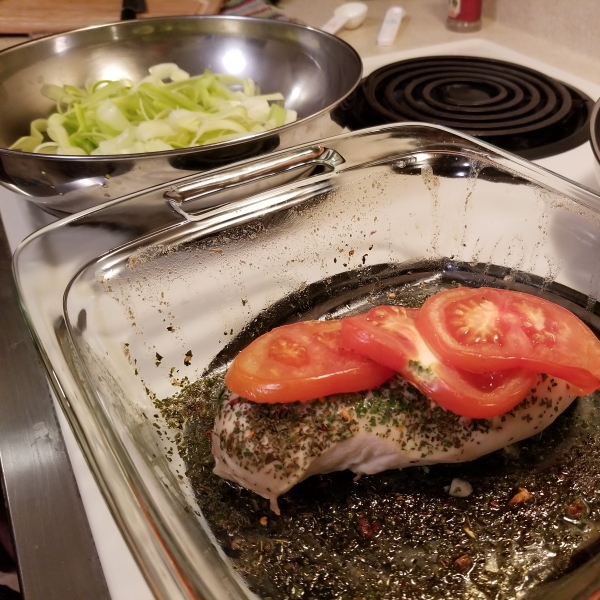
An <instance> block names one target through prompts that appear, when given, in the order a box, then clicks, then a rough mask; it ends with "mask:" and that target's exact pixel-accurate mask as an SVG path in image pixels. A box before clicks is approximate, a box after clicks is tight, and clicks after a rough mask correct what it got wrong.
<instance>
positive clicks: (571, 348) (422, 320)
mask: <svg viewBox="0 0 600 600" xmlns="http://www.w3.org/2000/svg"><path fill="white" fill-rule="evenodd" d="M417 327H418V329H419V331H420V332H421V334H422V336H423V338H424V339H425V341H426V342H427V344H428V345H429V346H430V347H431V349H432V350H433V351H434V352H435V353H436V354H437V355H438V356H439V357H440V358H441V359H442V360H443V361H444V362H446V363H447V364H450V365H453V366H455V367H459V368H461V369H465V370H467V371H472V372H485V371H496V370H505V369H514V368H524V369H529V370H531V371H535V372H537V373H546V374H547V375H552V376H554V377H559V378H561V379H564V380H566V381H569V382H570V383H572V384H573V385H574V386H576V387H577V388H579V391H580V393H582V394H587V393H590V392H592V391H593V390H595V389H597V388H598V387H600V341H599V340H598V338H597V337H596V336H595V335H594V334H593V333H592V331H591V330H590V329H589V328H588V327H587V326H586V325H585V324H584V323H583V322H582V321H580V320H579V319H578V318H577V317H576V316H575V315H574V314H573V313H572V312H570V311H569V310H567V309H566V308H563V307H561V306H558V305H557V304H554V303H553V302H550V301H548V300H544V299H543V298H538V297H537V296H532V295H530V294H525V293H522V292H515V291H511V290H501V289H495V288H487V287H482V288H467V287H461V288H455V289H451V290H446V291H443V292H439V293H438V294H435V295H434V296H431V297H430V298H428V299H427V300H426V301H425V303H424V304H423V307H422V308H421V310H420V312H419V316H418V319H417Z"/></svg>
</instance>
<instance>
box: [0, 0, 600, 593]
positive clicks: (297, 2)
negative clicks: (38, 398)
mask: <svg viewBox="0 0 600 600" xmlns="http://www.w3.org/2000/svg"><path fill="white" fill-rule="evenodd" d="M483 1H484V19H483V27H482V29H481V30H480V31H479V32H475V33H468V34H465V33H456V32H453V31H450V30H448V29H447V28H446V27H445V17H446V2H445V0H398V1H395V0H366V3H367V4H368V7H369V13H368V15H367V19H366V21H365V23H364V24H363V25H362V26H361V27H360V28H358V29H356V30H353V31H342V32H340V33H339V37H340V38H342V39H344V40H345V41H347V42H348V43H349V44H351V45H352V46H353V47H354V48H355V49H356V50H357V51H358V53H359V54H360V55H361V56H362V57H363V58H367V57H376V56H378V55H383V54H389V53H391V52H399V51H406V50H413V49H417V48H419V47H423V46H431V45H433V44H444V43H447V42H455V41H458V40H465V39H485V40H488V41H491V42H495V43H497V44H500V45H502V46H505V47H507V48H510V49H511V50H514V51H517V52H521V53H524V54H527V55H529V56H531V57H534V58H537V59H538V60H540V61H543V62H545V63H548V64H550V65H552V66H554V67H556V68H558V69H562V70H564V71H567V72H569V73H572V74H574V75H577V76H579V77H582V78H585V79H587V80H589V81H592V82H595V83H597V84H600V37H596V36H595V31H593V29H592V28H591V27H588V24H589V23H599V22H600V3H598V2H597V0H573V2H570V3H567V2H564V1H563V2H557V3H553V4H552V14H548V13H549V11H548V9H547V5H548V3H547V2H546V1H545V0H528V2H521V0H501V1H500V0H483ZM339 4H341V1H339V0H281V1H280V2H279V4H278V6H279V7H280V8H281V9H282V10H283V11H284V12H285V13H286V14H287V15H289V16H290V17H293V18H296V19H298V20H300V21H302V22H304V23H306V24H307V25H310V26H315V27H318V26H320V25H322V24H323V23H325V21H327V20H328V19H329V17H330V16H331V14H332V12H333V10H334V8H335V7H336V6H338V5H339ZM394 4H399V5H401V6H402V7H403V8H404V9H405V10H406V16H405V18H404V19H403V22H402V24H401V27H400V30H399V32H398V35H397V37H396V40H395V42H394V44H393V45H392V46H386V47H379V46H377V45H376V38H377V33H378V31H379V28H380V25H381V22H382V19H383V16H384V14H385V12H386V10H387V8H389V7H390V6H392V5H394ZM26 39H27V38H24V37H19V36H11V37H0V48H5V47H8V46H11V45H14V44H16V43H19V42H22V41H26ZM15 202H20V200H15ZM0 209H1V210H2V211H4V209H5V206H3V205H0ZM28 210H29V211H33V212H38V213H40V211H39V210H38V209H36V208H35V207H31V208H29V207H28ZM36 216H37V221H36V222H37V223H39V224H40V225H41V224H43V223H44V222H47V221H48V220H49V218H48V216H47V215H45V213H40V214H39V215H34V217H36ZM34 220H35V219H34ZM19 232H20V230H18V231H15V230H9V231H7V236H8V238H9V242H10V245H11V247H12V248H13V249H14V246H15V244H16V243H17V242H18V241H19V239H20V238H19V235H20V233H19ZM59 421H60V425H61V427H62V428H65V427H68V425H67V424H66V419H65V418H64V416H62V415H59ZM71 437H72V436H71ZM67 447H68V451H69V454H70V456H71V461H72V462H73V463H74V465H75V467H76V471H77V470H85V469H86V468H87V467H86V465H85V463H84V460H83V456H82V455H81V452H80V451H79V450H78V448H77V447H76V445H69V444H67ZM79 485H80V490H79V491H80V493H81V496H82V499H83V502H84V506H85V507H86V509H87V510H88V516H89V520H90V525H91V529H92V533H93V534H94V539H95V542H96V546H97V547H98V552H99V555H100V560H101V563H102V565H103V567H104V570H105V573H106V577H107V583H108V586H109V589H110V593H111V597H112V598H113V600H131V599H132V598H135V600H147V599H149V598H150V597H151V594H150V593H149V590H147V588H145V587H144V584H143V581H142V579H141V575H140V573H139V572H138V571H137V569H136V568H135V565H134V563H133V559H131V557H128V560H126V561H122V560H121V559H120V558H119V557H120V556H121V553H120V552H121V551H122V550H123V548H124V542H123V540H122V539H120V537H119V534H118V530H117V528H116V525H114V523H113V522H112V521H110V526H108V527H107V526H106V520H107V519H108V520H110V517H109V516H108V515H109V513H108V509H107V507H106V505H105V504H104V503H103V501H102V499H101V497H100V494H99V491H98V489H97V488H96V487H95V486H94V485H93V483H91V484H90V483H89V481H88V482H86V483H84V484H83V485H82V484H81V482H79ZM98 506H100V507H101V508H100V509H99V510H96V509H94V510H90V507H98ZM115 546H118V549H119V551H118V552H115V551H114V548H115ZM64 600H71V599H70V598H67V597H65V598H64ZM74 600H75V599H74ZM77 600H78V598H77Z"/></svg>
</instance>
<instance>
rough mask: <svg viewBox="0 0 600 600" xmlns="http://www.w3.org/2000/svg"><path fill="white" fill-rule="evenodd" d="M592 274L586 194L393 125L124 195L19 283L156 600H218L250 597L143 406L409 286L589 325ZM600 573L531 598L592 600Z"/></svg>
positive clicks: (597, 247)
mask: <svg viewBox="0 0 600 600" xmlns="http://www.w3.org/2000/svg"><path fill="white" fill-rule="evenodd" d="M599 257H600V197H599V196H597V195H595V194H594V193H593V192H592V191H590V190H588V189H585V188H582V187H580V186H578V185H576V184H575V183H573V182H570V181H568V180H566V179H564V178H562V177H560V176H558V175H556V174H553V173H551V172H549V171H546V170H545V169H543V168H541V167H538V166H536V165H534V164H532V163H530V162H528V161H525V160H522V159H520V158H518V157H515V156H513V155H511V154H509V153H506V152H503V151H501V150H499V149H497V148H495V147H492V146H490V145H487V144H484V143H481V142H479V141H477V140H475V139H473V138H471V137H469V136H465V135H462V134H460V133H457V132H454V131H452V130H448V129H445V128H442V127H436V126H432V125H424V124H417V123H406V124H398V125H390V126H385V127H376V128H372V129H368V130H364V131H359V132H355V133H350V134H345V135H341V136H338V137H335V138H330V139H326V140H320V141H318V142H314V143H311V144H307V145H304V146H301V147H296V148H293V149H291V150H285V151H281V152H278V153H274V154H271V155H268V156H266V157H262V158H259V159H254V160H250V161H244V162H241V163H237V164H235V165H233V166H230V167H227V168H223V169H219V170H217V171H213V172H211V173H209V174H204V175H203V176H200V177H198V176H194V177H188V178H186V179H183V180H180V181H179V182H176V183H175V184H173V183H171V184H169V185H164V186H157V187H154V188H151V189H148V190H144V191H142V192H139V193H135V194H130V195H128V196H125V197H123V198H121V199H119V200H117V201H114V202H110V203H107V204H105V205H103V206H101V207H97V208H94V209H91V210H88V211H84V212H82V213H79V214H77V215H74V216H71V217H68V218H66V219H63V220H61V221H58V222H57V223H55V224H52V225H50V226H48V227H46V228H44V229H43V230H41V231H39V232H37V233H35V234H34V235H32V236H31V237H30V238H28V239H27V240H26V241H25V242H23V244H22V245H21V246H20V247H19V248H18V250H17V252H16V253H15V258H14V267H15V276H16V280H17V286H18V290H19V294H20V297H21V300H22V305H23V308H24V312H25V316H26V319H27V321H28V324H29V326H30V328H31V330H32V333H33V335H34V338H35V339H36V342H37V344H38V347H39V349H40V351H41V354H42V356H43V358H44V361H45V364H46V366H47V368H48V372H49V376H50V379H51V381H52V383H53V386H54V388H55V391H56V394H57V396H58V399H59V401H60V403H61V405H62V407H63V410H64V412H65V414H66V416H67V418H68V420H69V422H70V424H71V426H72V428H73V430H74V432H75V435H76V437H77V440H78V442H79V443H80V445H81V447H82V449H83V452H84V454H85V456H86V458H87V460H88V462H89V464H90V466H91V469H92V471H93V473H94V475H95V477H96V478H97V481H98V484H99V486H100V488H101V490H102V491H103V493H104V494H105V496H106V498H107V501H108V504H109V506H110V507H111V509H112V511H113V514H114V517H115V519H116V521H117V523H118V524H119V526H120V528H121V529H122V532H123V534H124V537H125V539H126V540H127V542H128V544H129V546H130V548H131V550H132V553H133V554H134V556H135V558H136V560H137V561H138V563H139V565H140V567H141V569H142V572H143V573H144V575H145V577H146V578H147V580H148V583H149V585H150V587H151V589H152V590H153V592H154V594H155V595H156V597H157V598H161V599H169V600H175V599H180V598H181V599H183V598H186V599H191V598H204V599H207V600H208V599H215V600H216V599H219V600H221V599H225V598H232V599H233V598H235V599H241V598H252V597H255V595H254V593H253V591H251V589H250V588H249V587H248V586H247V585H246V583H245V581H244V578H243V577H241V576H240V575H239V574H237V573H236V571H235V570H234V569H233V568H232V563H231V560H230V558H229V557H228V556H227V555H226V553H225V552H224V551H223V549H222V548H221V547H220V546H219V544H218V543H217V542H216V538H215V535H214V532H213V531H212V530H211V527H210V526H209V525H208V522H207V520H206V518H205V515H204V514H203V513H202V511H201V510H200V506H199V504H198V501H197V495H196V494H197V490H196V491H194V490H193V489H192V486H191V485H190V482H189V478H188V477H187V475H186V472H187V467H186V464H184V462H183V460H182V459H181V457H180V456H179V455H178V451H177V448H178V446H177V441H178V436H177V434H178V430H177V429H172V428H170V427H169V426H168V424H167V423H166V421H165V419H164V415H162V414H160V411H158V410H157V408H156V405H155V403H154V401H155V400H156V399H157V398H158V399H162V398H165V397H168V396H170V395H172V394H173V393H174V389H177V388H176V386H177V382H180V381H181V380H182V379H183V378H187V380H190V381H193V380H195V379H198V378H200V377H202V375H203V373H204V372H205V370H206V369H207V368H208V367H209V366H211V368H212V367H214V364H215V360H216V362H218V363H219V362H220V364H221V366H223V365H226V364H227V361H228V360H229V359H230V358H231V356H232V348H233V349H235V347H236V344H238V346H239V345H240V344H242V345H243V343H245V342H247V341H249V340H250V339H251V338H252V336H253V335H255V334H256V331H258V329H257V328H259V329H260V328H262V329H266V328H268V327H272V326H273V325H276V324H279V323H283V322H287V321H290V320H294V319H298V318H302V317H306V315H310V316H311V317H313V318H314V317H315V316H317V317H318V316H321V315H323V314H326V313H330V312H331V311H339V310H341V308H340V307H343V306H344V303H345V302H348V301H349V300H348V298H351V297H355V296H356V295H357V294H358V295H360V294H362V295H365V294H366V295H369V294H376V293H381V292H382V290H383V291H384V292H385V290H386V289H387V287H386V286H389V285H392V283H393V285H395V286H397V285H399V284H402V282H404V281H408V280H410V281H413V280H414V277H415V274H417V275H418V274H420V273H421V274H426V276H427V277H430V276H431V275H432V274H433V275H435V276H436V277H448V278H451V279H453V280H461V278H462V279H468V280H470V281H474V282H475V283H481V282H487V281H493V282H500V283H501V284H502V285H505V286H508V287H514V288H516V289H521V288H527V289H530V290H533V291H534V293H539V294H542V295H544V294H552V297H553V298H555V299H557V301H559V302H561V303H564V304H565V305H567V306H569V307H570V308H571V309H572V310H574V311H575V312H576V313H578V314H580V315H581V316H582V317H586V316H590V315H591V316H594V315H595V314H596V313H597V312H598V305H597V302H596V299H597V297H598V293H599V288H600V258H599ZM406 278H408V279H406ZM411 278H412V279H411ZM417 280H418V277H417ZM390 282H391V283H390ZM249 325H252V327H253V328H254V329H252V328H249ZM253 332H254V333H253ZM174 382H175V385H174ZM588 502H592V500H590V499H588ZM590 506H591V508H590V515H592V514H595V513H594V511H595V510H596V509H595V505H594V506H592V505H590ZM590 535H591V534H590ZM586 539H587V538H586ZM591 554H593V553H591ZM594 556H595V555H594ZM597 565H598V560H597V559H596V558H593V557H592V558H589V560H586V561H584V562H583V565H582V566H580V567H579V568H578V569H572V571H573V572H572V573H571V574H569V575H566V576H564V577H559V578H555V579H556V580H555V581H553V582H551V583H548V580H549V579H551V578H550V577H547V578H545V579H544V578H542V579H541V580H540V582H538V583H540V585H539V586H537V587H535V586H533V587H532V586H529V587H527V590H526V591H530V588H531V589H533V591H532V592H531V591H530V595H531V597H534V596H535V594H536V590H540V591H541V592H542V593H543V594H544V595H545V596H546V597H547V598H562V599H566V598H573V599H574V598H587V597H588V595H589V594H588V592H590V591H593V590H594V589H596V587H597V585H598V583H599V581H600V576H596V575H595V573H596V572H600V570H598V568H597ZM303 593H304V592H303ZM281 597H289V596H285V595H282V596H281ZM297 597H311V596H310V594H309V593H308V592H306V594H305V595H301V594H300V595H298V596H297ZM389 597H396V596H394V595H393V594H392V595H391V596H389ZM397 597H400V596H397ZM402 597H404V596H402ZM407 597H409V596H407ZM427 597H429V596H427ZM432 597H435V596H432ZM465 597H467V596H465ZM474 597H476V596H474ZM506 597H509V596H506ZM520 597H521V596H520Z"/></svg>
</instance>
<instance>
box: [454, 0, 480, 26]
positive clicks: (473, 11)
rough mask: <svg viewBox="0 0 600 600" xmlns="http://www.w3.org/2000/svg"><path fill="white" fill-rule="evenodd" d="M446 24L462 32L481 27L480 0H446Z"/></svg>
mask: <svg viewBox="0 0 600 600" xmlns="http://www.w3.org/2000/svg"><path fill="white" fill-rule="evenodd" d="M446 26H447V27H448V29H451V30H452V31H463V32H471V31H478V30H479V29H481V0H448V18H447V20H446Z"/></svg>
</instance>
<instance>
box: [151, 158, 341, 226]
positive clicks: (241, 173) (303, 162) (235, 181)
mask: <svg viewBox="0 0 600 600" xmlns="http://www.w3.org/2000/svg"><path fill="white" fill-rule="evenodd" d="M344 162H345V160H344V158H343V157H342V156H341V155H340V154H339V153H338V152H336V151H335V150H332V149H331V148H326V147H324V146H309V147H303V148H300V149H296V150H293V151H290V152H283V153H278V154H276V155H271V156H269V157H267V158H258V159H256V160H254V161H252V162H250V163H245V164H244V165H243V166H240V167H233V168H227V169H223V170H221V169H219V170H218V171H215V172H213V173H212V174H210V175H206V176H202V177H199V178H197V179H194V180H193V181H190V182H187V183H185V184H183V185H181V186H178V187H172V188H170V189H168V190H167V191H166V192H165V193H164V195H163V197H164V198H165V200H167V202H168V203H169V204H170V206H171V208H172V209H173V210H174V211H176V212H177V213H179V214H180V215H182V216H183V217H185V218H186V219H187V220H190V221H194V220H199V219H201V218H203V217H204V215H197V216H195V215H191V214H189V213H188V212H186V211H185V210H184V209H183V208H182V206H183V204H185V203H186V202H191V201H193V200H199V199H202V198H206V197H208V196H210V195H211V194H216V193H217V192H222V191H223V190H226V189H230V188H234V187H237V186H241V185H245V184H248V183H251V182H256V181H258V180H266V179H271V178H273V177H275V176H277V175H279V176H281V175H286V174H290V173H291V172H292V171H296V170H298V169H302V168H310V167H313V168H314V167H318V166H320V167H323V168H324V169H325V170H326V171H327V172H331V171H334V170H335V168H336V167H337V166H339V165H341V164H343V163H344ZM313 172H314V169H311V174H312V173H313ZM227 204H230V203H228V202H227V203H222V204H213V205H212V206H211V207H210V208H211V209H215V208H217V207H222V206H224V205H227ZM204 212H205V211H203V213H204Z"/></svg>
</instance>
